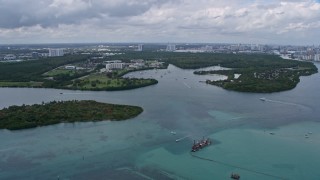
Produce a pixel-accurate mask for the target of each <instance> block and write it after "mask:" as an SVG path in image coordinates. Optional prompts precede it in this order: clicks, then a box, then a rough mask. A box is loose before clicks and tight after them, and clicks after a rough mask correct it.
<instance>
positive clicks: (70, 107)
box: [0, 100, 143, 130]
mask: <svg viewBox="0 0 320 180" xmlns="http://www.w3.org/2000/svg"><path fill="white" fill-rule="evenodd" d="M142 111H143V109H142V108H141V107H137V106H128V105H115V104H106V103H101V102H96V101H92V100H83V101H76V100H73V101H59V102H57V101H52V102H49V103H42V104H34V105H22V106H10V107H8V108H4V109H2V110H0V129H9V130H18V129H27V128H33V127H38V126H45V125H51V124H57V123H63V122H88V121H102V120H111V121H119V120H126V119H130V118H133V117H136V116H138V115H139V114H140V113H142Z"/></svg>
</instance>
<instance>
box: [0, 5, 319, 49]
mask: <svg viewBox="0 0 320 180" xmlns="http://www.w3.org/2000/svg"><path fill="white" fill-rule="evenodd" d="M105 42H115V43H122V42H136V43H168V42H169V43H247V44H251V43H252V44H279V45H289V44H290V45H313V44H314V45H319V44H320V2H319V0H304V1H299V0H243V1H239V0H198V1H194V0H145V1H139V0H41V1H38V0H25V1H21V0H3V1H0V44H36V43H105Z"/></svg>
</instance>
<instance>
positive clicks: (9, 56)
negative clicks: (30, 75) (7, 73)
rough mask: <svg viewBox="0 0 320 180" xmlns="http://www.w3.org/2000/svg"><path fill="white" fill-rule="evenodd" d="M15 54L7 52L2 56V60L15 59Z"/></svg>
mask: <svg viewBox="0 0 320 180" xmlns="http://www.w3.org/2000/svg"><path fill="white" fill-rule="evenodd" d="M16 59H17V56H15V55H14V54H7V55H5V56H4V58H3V60H5V61H8V60H16Z"/></svg>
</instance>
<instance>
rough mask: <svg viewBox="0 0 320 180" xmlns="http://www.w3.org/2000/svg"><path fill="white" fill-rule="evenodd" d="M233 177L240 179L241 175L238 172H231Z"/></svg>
mask: <svg viewBox="0 0 320 180" xmlns="http://www.w3.org/2000/svg"><path fill="white" fill-rule="evenodd" d="M230 178H231V179H237V180H238V179H240V175H239V174H236V173H231V176H230Z"/></svg>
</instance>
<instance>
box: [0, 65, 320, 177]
mask: <svg viewBox="0 0 320 180" xmlns="http://www.w3.org/2000/svg"><path fill="white" fill-rule="evenodd" d="M317 66H318V68H319V65H317ZM127 76H134V77H153V78H156V79H158V80H159V83H158V84H157V85H154V86H149V87H145V88H140V89H135V90H129V91H118V92H87V91H67V90H55V89H25V88H0V99H1V100H0V108H3V107H7V106H10V105H21V104H34V103H41V102H42V101H44V102H49V101H52V100H71V99H78V100H81V99H92V100H96V101H100V102H109V103H119V104H132V105H138V106H142V107H143V108H144V112H143V113H142V114H141V115H140V116H138V117H136V118H134V119H131V120H127V121H121V122H110V121H104V122H95V123H92V122H91V123H90V122H89V123H73V124H71V123H66V124H65V123H62V124H57V125H52V126H46V127H39V128H34V129H28V130H21V131H8V130H0V137H1V141H0V179H228V178H229V176H230V174H231V173H232V172H236V173H239V174H240V175H241V179H281V178H284V179H318V177H319V176H320V172H319V171H318V167H319V166H320V156H319V155H318V152H319V150H320V133H319V132H320V131H319V130H320V123H319V117H320V111H319V110H320V107H319V100H320V94H319V93H318V90H319V84H320V78H319V77H320V76H319V74H315V75H313V76H309V77H302V78H301V82H300V83H299V85H298V86H297V87H296V88H295V89H293V90H291V91H286V92H281V93H271V94H252V93H239V92H232V91H226V90H223V89H221V88H218V87H215V86H211V85H206V84H205V83H202V82H199V81H205V80H206V79H210V80H214V79H219V78H224V77H223V76H197V75H194V74H193V71H192V70H181V69H179V68H176V67H174V66H171V65H170V66H169V68H168V69H167V70H149V71H144V72H142V73H140V72H134V73H131V74H128V75H127ZM61 92H62V93H63V94H60V93H61ZM260 97H265V98H266V99H267V101H265V102H263V101H261V100H259V98H260ZM172 131H174V132H175V133H176V134H172V133H171V132H172ZM203 136H205V137H210V138H212V139H213V141H214V144H213V145H211V146H209V147H206V148H205V149H202V150H201V151H198V152H196V153H195V155H196V156H199V157H201V158H206V159H209V160H203V159H199V158H196V157H193V156H191V155H190V148H191V145H192V143H193V140H194V139H196V140H198V139H201V138H202V137H203ZM184 137H185V138H184ZM179 138H184V139H183V140H181V141H180V142H178V143H177V142H175V140H176V139H179Z"/></svg>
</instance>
